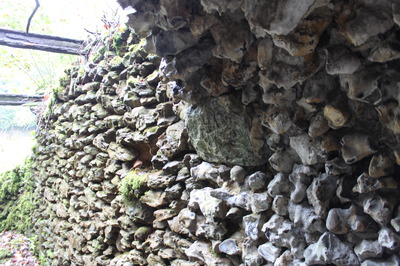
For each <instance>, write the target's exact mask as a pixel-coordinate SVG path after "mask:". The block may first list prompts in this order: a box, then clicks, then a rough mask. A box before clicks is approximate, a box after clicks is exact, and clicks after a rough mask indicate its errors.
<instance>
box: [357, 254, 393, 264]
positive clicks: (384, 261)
mask: <svg viewBox="0 0 400 266" xmlns="http://www.w3.org/2000/svg"><path fill="white" fill-rule="evenodd" d="M399 263H400V258H399V257H398V256H396V255H392V256H390V257H389V258H387V259H375V260H374V259H369V260H366V261H364V262H363V263H362V264H361V265H362V266H375V265H379V266H384V265H385V266H396V265H399Z"/></svg>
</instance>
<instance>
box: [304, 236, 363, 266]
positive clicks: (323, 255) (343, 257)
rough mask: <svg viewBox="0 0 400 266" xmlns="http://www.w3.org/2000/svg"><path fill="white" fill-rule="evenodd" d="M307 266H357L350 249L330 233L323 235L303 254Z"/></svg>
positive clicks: (355, 257) (357, 263)
mask: <svg viewBox="0 0 400 266" xmlns="http://www.w3.org/2000/svg"><path fill="white" fill-rule="evenodd" d="M304 257H305V260H306V263H307V264H311V265H312V264H330V263H331V264H334V265H359V264H360V262H359V261H358V259H357V256H356V255H355V254H354V252H353V250H352V248H351V247H350V246H349V245H348V244H346V243H343V242H341V241H340V239H339V238H337V237H336V236H335V235H334V234H332V233H324V234H323V235H322V236H321V237H320V238H319V240H318V242H317V243H315V244H312V245H310V246H309V247H308V248H307V249H306V250H305V252H304Z"/></svg>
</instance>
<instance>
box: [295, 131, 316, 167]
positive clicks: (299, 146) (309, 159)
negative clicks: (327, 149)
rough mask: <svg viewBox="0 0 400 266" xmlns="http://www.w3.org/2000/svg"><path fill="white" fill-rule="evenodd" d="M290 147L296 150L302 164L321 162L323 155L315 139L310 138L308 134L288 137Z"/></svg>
mask: <svg viewBox="0 0 400 266" xmlns="http://www.w3.org/2000/svg"><path fill="white" fill-rule="evenodd" d="M290 147H291V148H292V149H293V150H295V151H296V153H297V154H298V155H299V157H300V159H301V161H302V163H303V164H304V165H313V164H316V163H318V162H322V160H323V158H324V155H323V152H322V151H321V150H320V144H319V142H318V141H317V140H313V139H310V137H309V136H308V134H302V135H298V136H295V137H291V138H290Z"/></svg>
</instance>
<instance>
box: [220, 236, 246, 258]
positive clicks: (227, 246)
mask: <svg viewBox="0 0 400 266" xmlns="http://www.w3.org/2000/svg"><path fill="white" fill-rule="evenodd" d="M219 250H220V251H221V252H223V253H225V254H228V255H237V254H240V253H241V250H240V249H239V247H238V245H237V242H236V240H234V239H231V238H228V239H226V240H224V241H222V242H221V244H219Z"/></svg>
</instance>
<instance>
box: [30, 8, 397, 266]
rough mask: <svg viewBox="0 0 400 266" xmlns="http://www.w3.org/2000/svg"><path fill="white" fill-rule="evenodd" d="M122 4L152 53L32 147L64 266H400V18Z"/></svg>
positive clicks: (43, 216) (129, 37)
mask: <svg viewBox="0 0 400 266" xmlns="http://www.w3.org/2000/svg"><path fill="white" fill-rule="evenodd" d="M119 2H120V4H121V5H122V6H123V7H124V8H125V9H126V10H127V11H129V10H130V12H131V13H130V14H129V22H128V25H129V26H130V28H131V30H133V31H134V32H135V33H136V34H137V36H139V37H142V38H144V39H142V41H140V40H139V39H138V38H137V37H136V35H133V34H132V33H130V32H129V31H124V32H122V33H121V34H120V35H118V36H114V39H113V43H114V46H112V45H110V44H106V46H105V47H104V48H102V49H99V51H98V52H97V53H96V54H95V55H94V56H93V59H92V61H90V62H89V63H87V64H86V65H85V66H81V67H80V69H79V67H78V68H77V69H75V70H72V71H70V72H69V73H68V76H67V78H65V79H64V80H62V84H61V85H62V86H63V87H64V89H62V90H60V91H59V92H58V94H57V101H56V103H55V104H54V105H53V107H52V109H51V113H50V114H49V119H50V120H49V121H48V123H47V124H46V126H47V127H46V128H45V129H43V130H42V131H41V133H40V135H39V136H38V141H39V147H38V149H37V156H36V162H35V167H36V173H37V194H38V195H43V197H42V202H41V204H40V209H39V210H38V212H37V213H36V215H35V217H37V218H38V221H37V223H36V228H35V229H36V231H37V232H38V234H40V235H41V236H42V239H41V246H42V248H43V250H48V251H50V250H51V251H52V252H48V257H49V258H50V261H51V262H52V264H53V265H64V264H65V265H70V264H76V265H82V264H84V265H123V264H124V263H125V262H130V263H132V264H138V265H146V264H148V265H240V264H242V263H244V265H265V264H266V265H315V264H319V265H321V264H322V265H324V264H334V265H360V264H362V265H398V264H399V263H400V258H399V255H398V254H399V250H400V234H399V233H400V206H399V202H398V195H399V192H400V191H399V186H398V183H399V181H400V180H399V173H400V171H399V170H400V168H399V164H400V149H399V148H400V146H399V133H400V121H399V114H400V113H399V108H398V104H399V100H400V99H399V84H400V83H399V82H400V74H399V71H398V69H400V68H399V67H400V62H399V60H398V58H400V49H399V47H400V46H399V44H400V43H399V39H398V34H399V25H398V24H399V23H400V17H399V14H400V5H398V4H397V2H396V3H395V2H394V1H393V2H392V1H367V0H365V1H325V0H321V1H320V0H304V1H292V0H284V1H282V0H280V1H278V0H273V1H258V0H242V1H240V0H234V1H228V0H218V1H215V0H199V1H183V0H159V1H158V0H152V1H140V0H130V1H128V0H119ZM157 169H158V170H157ZM128 179H131V180H136V181H135V182H136V183H135V184H136V185H132V184H131V186H130V188H131V190H132V191H131V193H130V195H131V196H132V197H131V198H130V199H129V200H126V199H125V200H124V199H123V197H122V196H121V195H120V192H119V190H122V189H123V186H122V185H121V184H125V185H126V180H128ZM124 180H125V181H124ZM124 182H125V183H124ZM125 188H126V187H125Z"/></svg>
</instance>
